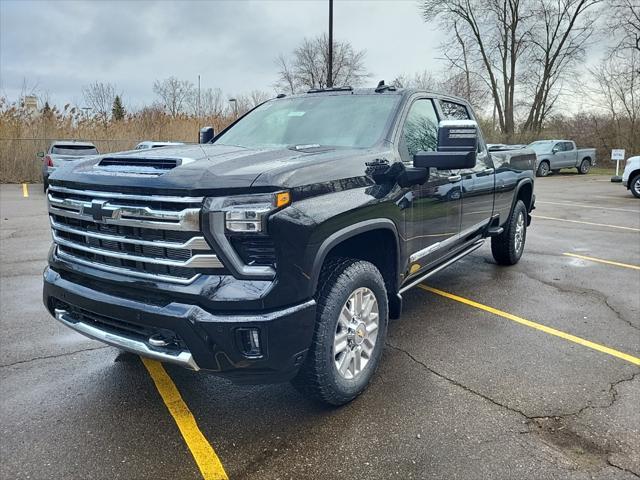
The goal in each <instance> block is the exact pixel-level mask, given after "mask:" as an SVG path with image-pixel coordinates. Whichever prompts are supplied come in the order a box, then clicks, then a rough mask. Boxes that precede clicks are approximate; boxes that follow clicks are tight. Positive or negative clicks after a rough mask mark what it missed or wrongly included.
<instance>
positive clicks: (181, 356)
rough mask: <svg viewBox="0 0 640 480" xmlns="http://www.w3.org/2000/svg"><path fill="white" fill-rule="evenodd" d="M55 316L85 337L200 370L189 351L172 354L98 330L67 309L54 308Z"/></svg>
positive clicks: (131, 339) (122, 336)
mask: <svg viewBox="0 0 640 480" xmlns="http://www.w3.org/2000/svg"><path fill="white" fill-rule="evenodd" d="M55 317H56V320H58V321H59V322H61V323H63V324H64V325H66V326H67V327H69V328H71V329H73V330H75V331H76V332H78V333H81V334H83V335H84V336H86V337H89V338H92V339H94V340H98V341H99V342H103V343H106V344H108V345H111V346H114V347H118V348H121V349H122V350H127V351H128V352H131V353H135V354H138V355H142V356H143V357H147V358H151V359H153V360H158V361H159V362H166V363H174V364H176V365H180V366H181V367H184V368H188V369H189V370H200V368H199V367H198V365H197V364H196V362H195V360H194V359H193V356H192V355H191V352H189V351H186V350H181V351H180V352H178V353H176V354H172V353H169V352H161V351H159V350H153V349H152V348H150V346H149V345H147V344H146V343H144V342H141V341H140V340H136V339H134V338H130V337H126V336H124V335H118V334H114V333H110V332H105V331H104V330H100V329H99V328H96V327H94V326H92V325H89V324H87V323H84V322H81V321H79V320H77V319H76V318H73V316H72V315H71V314H70V313H69V312H68V311H67V310H63V309H60V308H56V309H55Z"/></svg>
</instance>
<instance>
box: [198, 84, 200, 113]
mask: <svg viewBox="0 0 640 480" xmlns="http://www.w3.org/2000/svg"><path fill="white" fill-rule="evenodd" d="M198 118H200V75H198Z"/></svg>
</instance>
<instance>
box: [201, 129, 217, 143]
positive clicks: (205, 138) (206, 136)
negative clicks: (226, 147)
mask: <svg viewBox="0 0 640 480" xmlns="http://www.w3.org/2000/svg"><path fill="white" fill-rule="evenodd" d="M213 137H214V131H213V127H203V128H201V129H200V138H199V140H198V143H209V142H210V141H211V140H213Z"/></svg>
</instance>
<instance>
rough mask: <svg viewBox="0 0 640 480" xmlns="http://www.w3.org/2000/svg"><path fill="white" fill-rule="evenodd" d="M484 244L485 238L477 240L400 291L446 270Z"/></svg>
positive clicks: (401, 291) (404, 290)
mask: <svg viewBox="0 0 640 480" xmlns="http://www.w3.org/2000/svg"><path fill="white" fill-rule="evenodd" d="M483 244H484V239H480V240H478V241H477V242H475V243H474V244H473V245H471V246H470V247H469V248H467V249H466V250H463V251H462V252H460V253H459V254H457V255H456V256H454V257H451V258H450V259H449V260H447V261H446V262H444V263H442V264H440V265H438V266H437V267H436V268H434V269H433V270H430V271H428V272H427V273H425V274H424V275H423V276H421V277H420V278H418V279H416V280H413V281H412V282H411V283H410V284H408V285H405V286H404V287H402V288H401V289H400V291H399V293H404V292H406V291H407V290H409V289H411V288H413V287H415V286H416V285H418V284H419V283H421V282H423V281H425V280H426V279H427V278H429V277H430V276H432V275H435V274H436V273H438V272H439V271H441V270H444V269H445V268H447V267H448V266H449V265H451V264H452V263H455V262H457V261H458V260H460V259H461V258H462V257H466V256H467V255H469V254H470V253H471V252H473V251H475V250H477V249H478V248H480V247H481V246H482V245H483Z"/></svg>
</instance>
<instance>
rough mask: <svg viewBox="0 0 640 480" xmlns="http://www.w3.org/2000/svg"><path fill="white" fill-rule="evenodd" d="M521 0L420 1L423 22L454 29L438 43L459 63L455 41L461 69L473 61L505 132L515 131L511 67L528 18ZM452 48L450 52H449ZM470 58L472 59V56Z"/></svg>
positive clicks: (521, 48) (523, 39)
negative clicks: (451, 36) (452, 37)
mask: <svg viewBox="0 0 640 480" xmlns="http://www.w3.org/2000/svg"><path fill="white" fill-rule="evenodd" d="M525 2H526V0H488V1H486V0H451V1H447V2H443V1H441V0H425V1H424V2H423V4H422V6H421V10H422V15H423V18H424V19H425V20H426V21H432V20H435V19H439V20H440V21H441V23H442V24H443V25H444V26H445V28H446V29H447V31H455V33H456V42H453V43H452V42H448V43H447V44H445V45H444V46H443V48H444V49H445V53H446V54H447V56H448V57H449V58H450V59H452V60H454V62H455V64H456V65H459V62H460V54H459V53H458V52H459V49H460V45H465V50H464V54H463V58H462V61H463V62H466V64H467V66H466V70H467V71H469V69H470V66H469V64H470V63H471V62H472V61H473V62H474V63H476V64H477V65H478V67H479V68H480V69H481V70H482V72H483V77H484V79H485V81H486V83H487V86H488V88H489V91H490V92H491V96H492V97H493V102H494V104H495V110H496V113H497V116H498V121H499V124H500V130H501V131H502V132H503V133H505V134H506V135H507V136H510V135H512V134H513V133H514V131H515V122H514V105H515V100H514V99H515V87H516V70H517V66H518V61H519V59H520V57H521V56H522V55H523V54H524V53H525V51H526V49H527V43H526V35H527V33H528V32H527V29H526V25H525V22H526V20H527V19H528V18H529V17H530V12H529V11H528V9H527V7H526V5H525ZM452 49H453V52H452ZM472 57H473V59H472Z"/></svg>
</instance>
